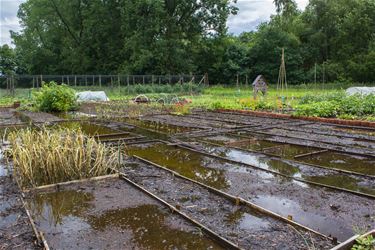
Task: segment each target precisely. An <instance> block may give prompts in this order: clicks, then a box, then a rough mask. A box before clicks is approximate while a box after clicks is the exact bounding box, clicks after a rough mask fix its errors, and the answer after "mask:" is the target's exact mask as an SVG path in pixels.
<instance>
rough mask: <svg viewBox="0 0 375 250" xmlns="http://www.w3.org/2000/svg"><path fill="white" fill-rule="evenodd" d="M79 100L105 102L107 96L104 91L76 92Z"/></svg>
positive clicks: (107, 99)
mask: <svg viewBox="0 0 375 250" xmlns="http://www.w3.org/2000/svg"><path fill="white" fill-rule="evenodd" d="M76 95H77V97H78V101H79V102H88V101H97V102H107V101H109V98H108V97H107V95H106V93H105V92H104V91H84V92H78V93H77V94H76Z"/></svg>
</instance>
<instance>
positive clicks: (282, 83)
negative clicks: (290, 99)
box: [277, 48, 288, 98]
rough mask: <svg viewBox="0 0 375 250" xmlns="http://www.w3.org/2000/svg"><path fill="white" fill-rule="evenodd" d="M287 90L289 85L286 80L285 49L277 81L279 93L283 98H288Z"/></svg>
mask: <svg viewBox="0 0 375 250" xmlns="http://www.w3.org/2000/svg"><path fill="white" fill-rule="evenodd" d="M287 90H288V83H287V80H286V67H285V53H284V48H283V49H282V54H281V64H280V70H279V79H278V81H277V93H278V94H281V98H286V95H287Z"/></svg>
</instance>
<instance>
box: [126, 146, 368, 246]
mask: <svg viewBox="0 0 375 250" xmlns="http://www.w3.org/2000/svg"><path fill="white" fill-rule="evenodd" d="M128 153H129V154H130V155H137V156H140V157H142V158H145V159H147V160H150V161H152V162H155V163H157V164H160V165H162V166H165V167H168V168H169V169H172V170H174V171H176V172H178V173H180V174H182V175H184V176H187V177H189V178H192V179H194V180H197V181H199V182H202V183H204V184H207V185H209V186H212V187H214V188H218V189H220V190H223V191H225V192H228V193H230V194H232V195H235V196H240V197H242V198H244V199H247V200H250V201H253V202H254V203H256V204H258V205H261V206H263V207H265V208H267V209H269V210H271V211H274V212H277V213H279V214H281V215H283V216H285V217H287V216H288V215H291V216H293V219H294V220H295V221H297V222H299V223H301V224H303V225H306V226H309V227H311V228H313V229H315V230H317V231H319V232H322V233H324V234H326V235H332V236H334V237H337V238H339V239H340V240H344V239H346V238H348V237H350V236H351V235H352V234H353V227H356V226H357V227H363V228H366V229H367V228H372V227H374V226H375V221H374V218H375V217H374V216H375V202H374V200H373V199H371V198H365V197H360V196H356V195H353V194H350V193H345V192H340V191H334V190H331V189H327V188H323V187H316V186H311V185H308V184H306V183H303V182H299V181H295V180H292V179H289V178H285V177H282V176H277V175H274V174H271V173H267V172H264V171H262V170H256V169H252V168H248V167H245V166H242V165H241V164H232V163H228V162H223V161H221V160H218V159H215V158H212V157H207V156H203V155H201V154H197V153H192V152H191V151H189V150H186V149H180V148H177V147H173V146H167V145H165V144H151V146H150V147H149V148H147V147H144V146H142V147H138V146H137V145H133V146H129V147H128Z"/></svg>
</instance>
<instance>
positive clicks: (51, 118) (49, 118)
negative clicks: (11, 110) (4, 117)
mask: <svg viewBox="0 0 375 250" xmlns="http://www.w3.org/2000/svg"><path fill="white" fill-rule="evenodd" d="M20 115H21V116H23V117H24V118H23V119H25V121H27V120H30V121H32V122H35V123H50V122H59V121H63V119H61V118H59V117H57V116H55V115H53V114H49V113H44V112H31V111H22V112H20Z"/></svg>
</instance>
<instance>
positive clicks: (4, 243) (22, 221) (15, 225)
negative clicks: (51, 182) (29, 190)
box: [0, 176, 40, 249]
mask: <svg viewBox="0 0 375 250" xmlns="http://www.w3.org/2000/svg"><path fill="white" fill-rule="evenodd" d="M35 242H36V237H35V235H34V232H33V230H32V227H31V225H30V223H29V219H28V217H27V215H26V212H25V209H24V208H23V205H22V201H21V199H20V193H19V190H18V187H17V185H16V184H15V183H14V181H13V180H11V179H10V178H9V177H5V176H2V177H1V176H0V249H40V248H39V247H37V246H36V245H35V244H34V243H35Z"/></svg>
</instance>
